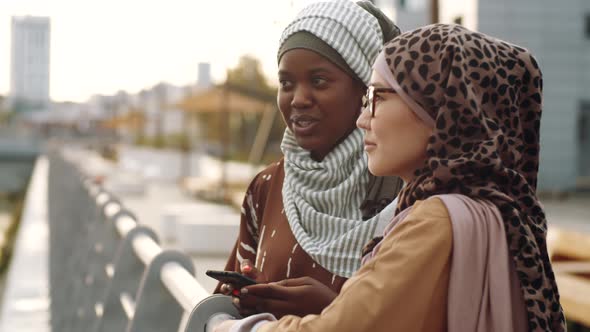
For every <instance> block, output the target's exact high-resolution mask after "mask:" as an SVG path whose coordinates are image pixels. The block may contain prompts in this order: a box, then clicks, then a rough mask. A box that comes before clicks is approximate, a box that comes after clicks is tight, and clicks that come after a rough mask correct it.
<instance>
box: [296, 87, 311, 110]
mask: <svg viewBox="0 0 590 332" xmlns="http://www.w3.org/2000/svg"><path fill="white" fill-rule="evenodd" d="M312 104H313V98H312V96H311V91H310V89H308V88H307V87H305V85H303V84H297V85H296V87H295V89H294V91H293V99H292V100H291V107H292V108H295V109H305V108H308V107H310V106H311V105H312Z"/></svg>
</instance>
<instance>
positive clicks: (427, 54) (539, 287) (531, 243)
mask: <svg viewBox="0 0 590 332" xmlns="http://www.w3.org/2000/svg"><path fill="white" fill-rule="evenodd" d="M380 68H381V69H380ZM375 70H376V71H378V72H379V73H382V71H386V73H385V74H386V75H385V76H386V77H384V78H385V79H386V80H387V81H388V83H389V84H391V85H392V87H393V88H394V89H395V90H396V92H397V93H398V94H399V95H400V97H402V98H403V99H404V100H405V102H406V103H407V104H408V105H409V106H410V108H411V109H412V110H413V111H414V112H415V114H416V115H417V116H418V117H420V118H421V119H422V120H423V121H425V123H427V124H429V125H431V126H432V127H433V135H432V137H431V138H430V140H429V143H428V147H427V155H428V160H427V161H426V163H425V166H424V168H423V169H420V170H417V171H416V177H415V179H414V180H412V181H411V182H410V183H408V184H407V185H406V187H405V188H404V189H403V190H402V191H401V193H400V196H399V203H398V207H397V211H398V212H399V211H402V210H404V209H406V208H407V207H410V206H412V205H413V204H414V202H415V201H416V200H424V199H426V198H428V197H430V196H434V195H437V194H449V193H456V194H463V195H466V196H469V197H472V198H480V199H485V200H488V201H490V202H492V203H493V204H494V205H496V206H497V207H498V209H499V211H500V213H501V214H502V218H503V221H504V224H505V230H506V238H507V243H508V248H509V250H510V254H511V256H512V258H513V260H514V262H515V267H516V271H517V274H518V277H519V280H520V283H521V287H522V290H523V294H524V299H525V304H526V307H527V312H528V325H529V330H531V331H564V330H565V322H564V315H563V311H562V308H561V305H560V303H559V294H558V290H557V285H556V283H555V277H554V275H553V270H552V267H551V264H550V262H549V256H548V254H547V246H546V241H545V238H546V234H547V220H546V218H545V213H544V212H543V208H542V207H541V204H540V203H539V200H538V199H537V196H536V195H535V191H536V186H537V171H538V166H539V126H540V119H541V108H542V107H541V106H542V105H541V96H542V86H543V81H542V77H541V71H540V70H539V67H538V65H537V62H536V61H535V59H534V58H533V56H532V55H531V54H530V53H529V52H528V51H527V50H525V49H523V48H521V47H518V46H516V45H512V44H509V43H506V42H504V41H501V40H498V39H495V38H492V37H489V36H486V35H484V34H481V33H477V32H472V31H470V30H467V29H466V28H464V27H461V26H458V25H447V24H434V25H429V26H426V27H422V28H419V29H416V30H414V31H411V32H408V33H404V34H402V35H400V36H399V37H397V38H395V39H394V40H393V41H391V42H390V43H388V44H387V45H386V46H385V48H384V51H383V52H382V53H381V55H380V56H379V57H378V59H377V62H376V63H375ZM382 76H383V75H382Z"/></svg>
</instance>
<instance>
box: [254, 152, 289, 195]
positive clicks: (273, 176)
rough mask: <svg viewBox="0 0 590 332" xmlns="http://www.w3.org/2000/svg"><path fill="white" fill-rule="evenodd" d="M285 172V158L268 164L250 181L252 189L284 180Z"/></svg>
mask: <svg viewBox="0 0 590 332" xmlns="http://www.w3.org/2000/svg"><path fill="white" fill-rule="evenodd" d="M284 175H285V172H284V169H283V158H281V159H280V160H278V161H276V162H273V163H271V164H268V165H266V166H265V167H264V168H263V169H261V170H260V171H259V172H258V173H256V175H255V176H254V178H252V181H251V182H250V186H249V187H250V189H254V188H256V187H260V186H265V185H266V184H269V183H274V182H276V181H281V182H282V181H283V179H284V177H285V176H284Z"/></svg>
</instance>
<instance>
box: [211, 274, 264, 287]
mask: <svg viewBox="0 0 590 332" xmlns="http://www.w3.org/2000/svg"><path fill="white" fill-rule="evenodd" d="M205 274H206V275H208V276H210V277H211V278H213V279H217V280H219V281H221V282H223V283H226V284H232V285H233V286H234V287H236V288H242V287H244V286H249V285H255V284H257V282H256V280H254V279H252V278H248V277H246V276H245V275H243V274H240V273H238V272H235V271H214V270H207V272H205Z"/></svg>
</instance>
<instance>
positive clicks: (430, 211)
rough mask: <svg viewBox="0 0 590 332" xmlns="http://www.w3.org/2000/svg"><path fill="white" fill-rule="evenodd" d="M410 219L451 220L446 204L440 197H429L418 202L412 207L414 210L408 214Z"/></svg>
mask: <svg viewBox="0 0 590 332" xmlns="http://www.w3.org/2000/svg"><path fill="white" fill-rule="evenodd" d="M408 218H411V219H421V220H424V219H428V220H430V219H447V220H448V219H450V217H449V211H448V209H447V207H446V205H445V203H444V202H443V200H442V199H441V198H440V197H438V196H434V197H429V198H427V199H425V200H422V201H416V202H415V203H414V205H413V206H412V210H411V211H410V213H409V214H408ZM408 218H406V219H408Z"/></svg>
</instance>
